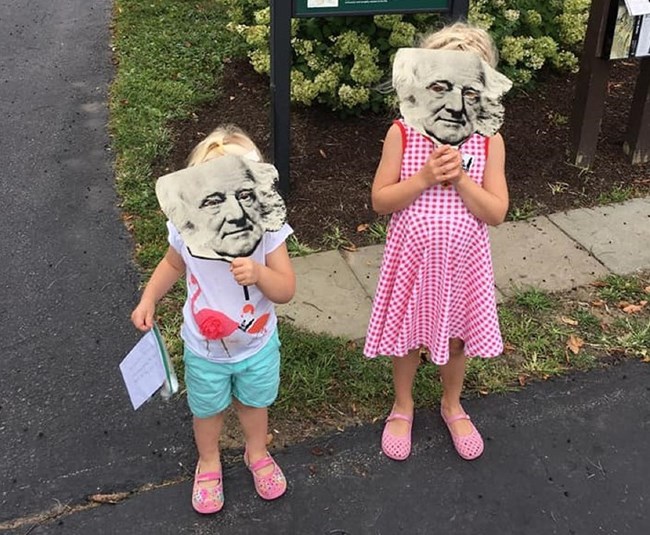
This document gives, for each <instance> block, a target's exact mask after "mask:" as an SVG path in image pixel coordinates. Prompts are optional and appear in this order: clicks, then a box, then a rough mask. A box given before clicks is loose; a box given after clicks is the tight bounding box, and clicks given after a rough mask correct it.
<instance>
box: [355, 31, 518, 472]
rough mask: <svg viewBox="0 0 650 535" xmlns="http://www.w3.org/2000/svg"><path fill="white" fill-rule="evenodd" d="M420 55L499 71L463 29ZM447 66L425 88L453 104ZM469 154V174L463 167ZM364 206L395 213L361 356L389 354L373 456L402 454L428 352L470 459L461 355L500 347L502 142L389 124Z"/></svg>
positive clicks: (473, 440)
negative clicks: (494, 237)
mask: <svg viewBox="0 0 650 535" xmlns="http://www.w3.org/2000/svg"><path fill="white" fill-rule="evenodd" d="M421 47H422V48H427V49H444V50H459V51H464V52H467V53H468V54H477V55H478V56H480V58H482V59H483V60H484V61H486V62H487V63H488V64H490V65H491V66H492V67H494V66H496V63H497V52H496V49H495V47H494V44H493V42H492V40H491V39H490V37H489V35H488V34H487V33H486V32H485V31H483V30H481V29H478V28H475V27H472V26H470V25H468V24H464V23H456V24H453V25H451V26H447V27H445V28H443V29H442V30H440V31H438V32H435V33H433V34H431V35H429V36H428V37H426V38H425V39H424V40H423V42H422V45H421ZM475 59H476V58H474V60H475ZM448 70H449V73H450V77H449V78H448V79H446V80H445V81H444V82H441V83H431V86H430V89H431V90H432V91H436V92H438V93H440V92H443V91H449V92H450V96H449V97H448V100H449V101H451V100H452V97H453V96H451V92H452V90H451V89H448V88H450V87H452V86H453V83H452V81H450V80H452V78H453V76H454V67H453V66H452V67H451V68H450V69H448ZM461 94H462V95H463V97H462V99H469V98H471V99H472V100H473V101H474V102H475V100H476V98H477V97H476V92H474V91H473V92H472V93H471V94H470V93H469V92H467V95H466V94H465V89H464V88H463V90H462V92H461V91H458V96H457V97H453V98H456V102H458V103H459V104H457V105H458V106H461V107H462V106H468V104H467V103H466V104H464V105H463V104H462V99H461V97H460V95H461ZM461 113H462V110H460V109H458V110H455V111H453V112H452V111H450V112H449V115H448V116H449V117H452V115H453V114H455V115H453V117H456V119H454V120H453V121H449V120H448V121H447V123H448V124H447V126H448V125H449V124H451V125H452V127H453V128H455V129H457V124H459V123H461V122H462V119H461V117H460V114H461ZM443 122H444V121H443ZM454 123H457V124H454ZM462 124H464V123H462ZM470 158H471V161H472V162H473V163H472V166H471V167H470V169H469V170H468V171H467V172H466V171H465V170H464V168H463V161H464V160H465V161H468V160H469V159H470ZM372 203H373V208H374V209H375V211H376V212H378V213H379V214H392V217H391V222H390V226H389V232H388V237H387V240H386V248H385V251H384V257H383V261H382V267H381V271H380V278H379V283H378V287H377V292H376V296H375V300H374V303H373V310H372V315H371V319H370V324H369V328H368V334H367V337H366V344H365V349H364V353H365V355H366V356H367V357H375V356H377V355H390V356H392V357H393V384H394V389H395V400H394V403H393V407H392V410H391V413H390V415H389V416H388V418H387V421H386V424H385V427H384V432H383V435H382V450H383V452H384V453H385V455H387V456H388V457H390V458H392V459H396V460H404V459H406V458H407V457H408V456H409V454H410V451H411V427H412V422H413V405H414V401H413V396H412V388H413V380H414V378H415V374H416V370H417V368H418V364H419V362H420V353H421V352H422V351H425V352H426V353H427V355H428V357H429V359H430V360H431V361H432V362H433V363H435V364H437V365H439V367H440V376H441V380H442V386H443V395H442V400H441V407H440V409H441V415H442V418H443V420H444V422H445V423H446V425H447V427H448V429H449V432H450V434H451V438H452V440H453V443H454V446H455V448H456V450H457V452H458V454H459V455H460V456H461V457H462V458H464V459H468V460H469V459H475V458H476V457H478V456H479V455H481V453H482V452H483V439H482V438H481V435H480V434H479V432H478V431H477V429H476V428H475V427H474V425H473V424H472V422H471V421H470V418H469V416H468V415H467V414H466V413H465V411H464V410H463V408H462V406H461V403H460V396H461V391H462V389H463V381H464V376H465V362H466V355H467V356H470V357H471V356H481V357H493V356H497V355H499V354H500V353H501V352H502V350H503V343H502V340H501V334H500V330H499V324H498V317H497V311H496V300H495V292H494V275H493V269H492V262H491V257H490V245H489V240H488V230H487V225H498V224H500V223H502V222H503V220H504V218H505V215H506V212H507V209H508V189H507V185H506V178H505V148H504V143H503V139H502V137H501V135H499V134H496V135H494V136H492V137H491V138H486V137H483V136H481V135H479V134H476V133H473V134H471V136H470V137H469V138H468V139H467V140H466V141H465V142H464V143H463V144H462V145H461V146H460V148H459V149H455V148H452V147H450V146H449V145H436V144H435V143H433V142H432V141H431V140H430V139H429V138H427V137H425V136H423V135H421V134H420V133H418V132H417V131H416V130H415V129H414V128H412V127H410V126H408V125H407V124H405V123H404V122H403V121H395V123H394V124H393V125H392V126H391V127H390V129H389V130H388V133H387V135H386V138H385V141H384V147H383V152H382V156H381V160H380V163H379V166H378V168H377V172H376V175H375V179H374V183H373V186H372Z"/></svg>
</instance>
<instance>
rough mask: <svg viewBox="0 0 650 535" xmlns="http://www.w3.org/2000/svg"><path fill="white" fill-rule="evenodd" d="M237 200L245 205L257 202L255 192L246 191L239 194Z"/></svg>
mask: <svg viewBox="0 0 650 535" xmlns="http://www.w3.org/2000/svg"><path fill="white" fill-rule="evenodd" d="M237 200H238V201H241V202H245V203H252V202H253V201H254V200H255V193H253V190H250V189H245V190H242V191H240V192H238V193H237Z"/></svg>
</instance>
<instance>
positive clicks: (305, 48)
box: [223, 0, 591, 113]
mask: <svg viewBox="0 0 650 535" xmlns="http://www.w3.org/2000/svg"><path fill="white" fill-rule="evenodd" d="M223 3H224V7H225V9H226V10H227V12H228V14H229V18H230V20H231V23H230V25H229V29H230V30H231V31H233V32H236V33H238V34H239V35H241V36H242V38H243V39H244V40H245V42H246V44H247V45H248V50H249V52H248V56H249V58H250V61H251V64H252V65H253V68H254V69H255V70H256V71H257V72H259V73H263V74H269V72H270V49H269V34H270V24H271V20H270V8H269V2H268V0H223ZM590 3H591V1H590V0H471V1H470V9H469V14H468V19H469V21H470V22H472V23H474V24H476V25H478V26H480V27H482V28H484V29H486V30H488V31H489V32H490V33H491V35H492V36H493V38H494V39H495V42H496V44H497V47H498V48H499V51H500V55H501V64H500V70H502V71H503V72H504V74H506V75H507V76H509V77H510V78H511V79H512V80H513V81H514V82H515V84H516V85H519V86H522V85H527V84H529V83H531V81H532V80H533V79H534V76H535V74H536V72H537V71H539V70H540V69H541V68H542V67H544V66H545V65H551V66H552V67H554V68H556V69H560V70H564V71H574V70H575V69H576V68H577V65H578V57H577V53H578V51H579V49H580V46H581V44H582V40H583V38H584V34H585V30H586V25H587V17H588V11H589V5H590ZM440 24H441V21H440V18H439V17H438V16H437V15H432V14H415V15H377V16H374V17H324V18H314V19H293V21H292V23H291V36H292V45H293V51H294V57H293V69H292V72H291V98H292V100H293V101H294V102H297V103H300V104H304V105H306V106H309V105H311V104H313V103H320V104H324V105H326V106H329V107H330V108H331V109H333V110H341V111H345V112H353V113H358V112H361V111H364V110H369V109H370V110H373V111H379V110H380V109H382V108H384V107H385V106H387V105H391V104H393V98H394V97H393V96H392V95H391V94H389V93H387V92H386V91H382V90H381V88H382V87H383V88H385V87H386V85H387V84H386V82H387V81H388V80H389V78H390V65H391V61H392V58H393V55H394V54H395V52H396V50H397V49H398V48H400V47H405V46H414V45H416V44H417V39H418V36H419V35H421V34H424V33H426V32H428V31H430V30H432V29H435V28H436V27H439V26H440Z"/></svg>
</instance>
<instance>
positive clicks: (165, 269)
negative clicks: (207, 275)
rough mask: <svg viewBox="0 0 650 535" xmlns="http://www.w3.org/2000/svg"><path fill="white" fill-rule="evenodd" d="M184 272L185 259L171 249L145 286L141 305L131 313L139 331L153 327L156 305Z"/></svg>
mask: <svg viewBox="0 0 650 535" xmlns="http://www.w3.org/2000/svg"><path fill="white" fill-rule="evenodd" d="M184 272H185V262H183V257H181V255H180V254H178V253H177V252H176V250H175V249H174V248H173V247H169V248H168V249H167V253H165V256H164V257H163V259H162V260H161V261H160V263H159V264H158V265H157V266H156V269H155V270H154V272H153V273H152V275H151V278H150V279H149V282H148V283H147V285H146V286H145V289H144V292H142V297H141V298H140V303H138V306H137V307H135V310H133V312H132V313H131V321H132V322H133V325H135V327H136V328H137V329H140V330H141V331H148V330H149V329H151V328H152V327H153V317H154V314H155V312H156V304H157V303H158V301H160V300H161V299H162V298H163V297H164V296H165V294H166V293H167V292H168V291H169V289H170V288H171V287H172V286H174V284H175V283H176V281H177V280H178V279H179V278H180V276H181V275H182V274H183V273H184Z"/></svg>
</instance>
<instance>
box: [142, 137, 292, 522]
mask: <svg viewBox="0 0 650 535" xmlns="http://www.w3.org/2000/svg"><path fill="white" fill-rule="evenodd" d="M225 155H237V156H242V157H243V158H244V159H251V160H254V161H261V154H260V151H259V150H258V148H257V147H256V146H255V144H254V143H253V142H252V141H251V140H250V139H249V138H248V137H247V136H246V134H244V132H242V131H241V130H240V129H238V128H236V127H233V126H225V127H221V128H217V129H216V130H214V131H213V132H212V133H211V134H210V135H208V136H207V138H206V139H204V140H203V141H202V142H201V143H199V144H198V145H197V146H196V147H195V148H194V150H193V151H192V153H191V154H190V157H189V159H188V167H190V166H193V165H197V164H200V163H202V162H205V161H207V160H210V159H213V158H219V157H221V156H225ZM224 198H225V199H226V200H225V201H224V202H223V205H222V208H221V211H220V212H219V214H218V216H219V217H222V218H224V219H225V220H226V221H229V220H232V221H238V220H241V218H242V217H245V215H246V214H245V211H244V210H242V207H241V206H240V204H241V203H240V202H239V201H236V200H235V199H236V195H231V194H230V193H229V192H228V191H224ZM167 227H168V232H169V235H168V240H169V244H170V246H169V248H168V249H167V252H166V254H165V256H164V258H163V259H162V260H161V262H160V263H159V264H158V266H157V267H156V269H155V271H154V272H153V274H152V276H151V279H150V280H149V282H148V283H147V285H146V287H145V289H144V292H143V294H142V298H141V300H140V303H139V304H138V306H137V307H136V308H135V310H134V311H133V313H132V314H131V320H132V322H133V324H134V325H135V326H136V327H137V328H138V329H140V330H142V331H147V330H149V329H150V328H151V327H152V325H153V319H154V314H155V307H156V304H157V303H158V301H160V299H161V298H162V297H163V296H164V295H165V294H166V293H167V292H168V291H169V289H170V288H171V287H172V286H173V285H174V284H175V283H176V281H177V280H178V279H179V278H180V277H181V276H182V275H185V277H186V284H187V296H188V297H187V299H186V302H185V306H184V308H183V320H184V321H183V327H182V329H181V336H182V338H183V341H184V345H185V349H184V363H185V385H186V387H187V397H188V403H189V406H190V410H191V411H192V414H193V424H194V425H193V427H194V439H195V442H196V447H197V450H198V456H199V459H198V463H197V465H196V472H195V479H194V487H193V491H192V506H193V507H194V509H195V510H196V511H197V512H199V513H204V514H207V513H215V512H217V511H219V510H220V509H221V508H222V507H223V503H224V494H223V481H222V470H221V461H220V454H219V437H220V435H221V429H222V426H223V422H224V411H225V410H226V408H227V407H228V406H229V405H230V403H231V401H232V403H233V404H234V406H235V408H236V411H237V415H238V418H239V422H240V424H241V426H242V429H243V432H244V436H245V441H246V444H245V453H244V462H245V463H246V465H247V466H248V468H249V469H250V471H251V473H252V476H253V480H254V483H255V488H256V490H257V492H258V494H259V495H260V496H261V497H262V498H264V499H267V500H272V499H275V498H278V497H280V496H281V495H282V494H284V492H285V490H286V487H287V484H286V480H285V478H284V475H283V473H282V470H281V469H280V467H279V466H278V465H277V464H276V462H275V461H274V460H273V458H272V457H271V455H270V454H269V453H268V451H267V449H266V437H267V428H268V415H267V407H268V406H269V405H271V403H273V401H274V400H275V398H276V396H277V392H278V387H279V381H280V377H279V369H280V352H279V349H280V341H279V339H278V334H277V317H276V315H275V312H274V306H273V304H274V303H286V302H288V301H289V300H290V299H291V298H292V297H293V294H294V291H295V275H294V272H293V268H292V266H291V261H290V259H289V255H288V252H287V247H286V245H285V239H286V238H287V237H288V236H289V235H290V234H291V232H292V231H291V228H290V227H289V226H288V225H287V224H285V225H284V226H283V227H282V228H281V229H280V230H279V231H277V232H266V233H264V236H263V237H262V239H261V241H260V243H259V245H258V246H257V248H256V249H255V251H254V252H253V254H251V255H250V256H248V257H242V258H235V259H234V260H233V261H232V262H231V263H228V262H224V261H220V260H210V259H204V258H196V257H193V256H191V255H190V253H189V250H188V248H187V247H186V246H185V244H184V243H183V240H182V239H181V237H180V235H179V232H178V229H176V228H175V227H174V226H173V225H172V223H171V222H168V223H167ZM242 286H246V287H248V290H247V291H248V296H245V294H244V292H243V291H242ZM247 297H248V298H247ZM199 308H200V309H201V310H200V311H199V312H198V313H197V309H199ZM214 311H219V312H218V313H214ZM211 313H214V314H218V316H217V317H220V318H223V317H224V314H225V316H227V317H228V318H237V321H238V322H239V320H241V322H240V327H239V328H238V329H237V330H236V331H235V332H234V333H232V334H229V335H228V336H226V337H225V338H220V339H218V340H211V339H210V336H209V335H208V334H206V328H205V326H203V325H201V322H202V320H201V314H204V315H205V314H207V315H208V317H209V314H211ZM256 319H257V320H258V321H256ZM232 321H235V320H232ZM216 323H217V324H218V323H219V322H218V321H217V322H216ZM213 327H214V324H213ZM253 327H254V328H253Z"/></svg>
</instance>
